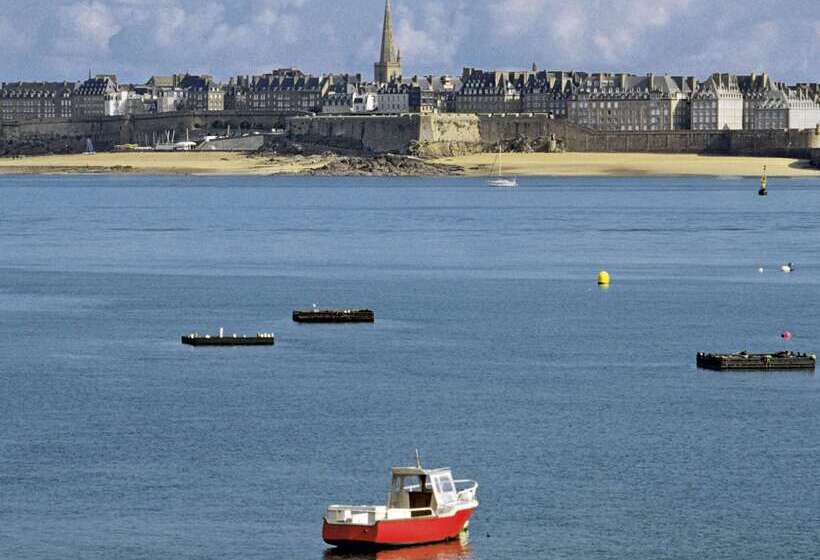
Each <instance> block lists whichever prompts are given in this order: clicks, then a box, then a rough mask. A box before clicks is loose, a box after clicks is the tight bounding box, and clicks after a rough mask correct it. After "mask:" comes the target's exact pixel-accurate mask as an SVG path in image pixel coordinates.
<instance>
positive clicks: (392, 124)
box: [285, 114, 820, 159]
mask: <svg viewBox="0 0 820 560" xmlns="http://www.w3.org/2000/svg"><path fill="white" fill-rule="evenodd" d="M285 129H286V133H287V135H288V137H290V138H291V139H294V140H302V141H310V142H311V143H314V144H322V143H324V144H326V145H329V146H334V145H335V146H341V145H343V144H344V145H345V147H349V148H350V147H353V148H359V149H362V150H365V151H368V152H372V153H385V152H395V153H408V152H417V153H420V154H421V155H429V156H440V155H457V154H459V153H471V152H479V151H484V150H492V149H493V148H494V147H495V146H496V145H497V144H498V143H506V142H509V141H511V140H515V139H517V138H526V139H528V140H530V141H532V143H533V144H534V145H535V146H536V147H537V148H541V149H546V147H547V146H548V145H549V141H550V139H551V138H554V139H555V140H556V141H557V144H555V143H554V144H553V147H557V148H559V149H562V150H564V151H569V152H645V153H692V154H727V155H748V156H767V157H793V158H799V159H809V158H810V157H811V155H812V154H811V149H812V148H813V147H817V148H820V131H818V130H807V131H798V130H785V131H784V130H765V131H739V130H735V131H703V132H701V131H691V130H679V131H666V132H605V131H596V130H591V129H585V128H581V127H578V126H575V125H573V124H571V123H569V122H568V121H566V120H555V119H551V118H549V116H548V115H544V114H503V115H502V114H496V115H489V114H486V115H470V114H432V115H396V116H373V115H371V116H356V117H351V116H320V117H296V118H292V119H288V121H287V123H286V125H285Z"/></svg>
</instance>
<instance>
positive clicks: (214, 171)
mask: <svg viewBox="0 0 820 560" xmlns="http://www.w3.org/2000/svg"><path fill="white" fill-rule="evenodd" d="M328 161H329V158H327V157H324V156H304V157H300V156H262V155H256V154H244V153H236V152H220V153H214V152H105V153H103V152H100V153H97V154H94V155H83V154H77V155H54V156H33V157H21V158H0V174H64V173H131V174H141V175H276V174H300V173H306V172H308V171H310V170H311V169H314V168H317V167H321V166H323V165H326V164H327V163H328Z"/></svg>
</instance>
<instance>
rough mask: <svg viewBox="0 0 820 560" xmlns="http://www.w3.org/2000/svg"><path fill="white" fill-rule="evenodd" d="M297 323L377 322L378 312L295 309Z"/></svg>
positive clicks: (366, 310) (294, 315) (294, 314)
mask: <svg viewBox="0 0 820 560" xmlns="http://www.w3.org/2000/svg"><path fill="white" fill-rule="evenodd" d="M293 320H294V321H295V322H297V323H375V322H376V314H375V313H373V311H371V310H369V309H354V310H335V309H326V310H320V311H294V312H293Z"/></svg>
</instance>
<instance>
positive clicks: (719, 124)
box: [692, 74, 743, 130]
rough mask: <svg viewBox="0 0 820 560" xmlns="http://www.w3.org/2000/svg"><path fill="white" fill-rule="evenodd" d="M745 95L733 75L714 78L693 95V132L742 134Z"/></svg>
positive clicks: (719, 75) (716, 75)
mask: <svg viewBox="0 0 820 560" xmlns="http://www.w3.org/2000/svg"><path fill="white" fill-rule="evenodd" d="M742 128H743V93H742V92H741V90H740V85H739V83H738V79H737V76H735V75H734V74H713V75H712V76H711V77H710V78H709V79H708V80H706V81H705V82H704V83H702V84H701V85H700V87H698V89H697V90H696V91H695V92H694V93H693V94H692V130H741V129H742Z"/></svg>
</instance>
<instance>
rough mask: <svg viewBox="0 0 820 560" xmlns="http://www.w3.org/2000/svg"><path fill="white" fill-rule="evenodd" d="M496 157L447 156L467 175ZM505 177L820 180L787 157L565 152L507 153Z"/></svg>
mask: <svg viewBox="0 0 820 560" xmlns="http://www.w3.org/2000/svg"><path fill="white" fill-rule="evenodd" d="M495 158H496V154H475V155H469V156H462V157H453V158H443V159H440V160H436V161H435V163H446V164H449V165H457V166H460V167H462V168H464V171H465V173H466V174H467V175H489V174H491V172H492V167H493V163H494V162H495ZM502 164H503V174H505V175H514V176H538V175H542V176H548V175H559V176H569V175H599V176H600V175H606V176H641V175H650V176H651V175H656V176H663V175H708V176H752V177H759V176H760V174H761V172H762V171H763V166H764V165H766V166H767V170H768V174H769V175H770V176H773V177H806V176H811V177H820V170H819V169H816V168H813V167H810V166H809V163H808V161H805V160H796V159H787V158H760V157H732V156H701V155H695V154H636V153H628V154H621V153H560V154H543V153H531V154H505V155H504V156H503V157H502Z"/></svg>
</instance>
